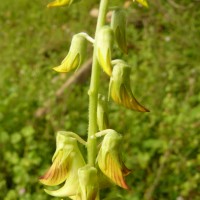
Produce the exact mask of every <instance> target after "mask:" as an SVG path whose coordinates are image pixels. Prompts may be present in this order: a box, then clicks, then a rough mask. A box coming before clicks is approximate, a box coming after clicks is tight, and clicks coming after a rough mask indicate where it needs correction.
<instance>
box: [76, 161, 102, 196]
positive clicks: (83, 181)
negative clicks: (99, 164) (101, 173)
mask: <svg viewBox="0 0 200 200" xmlns="http://www.w3.org/2000/svg"><path fill="white" fill-rule="evenodd" d="M78 178H79V185H80V197H81V198H80V199H81V200H95V199H97V196H98V192H99V185H98V177H97V169H96V168H95V167H92V166H89V165H86V166H84V167H82V168H80V169H79V170H78Z"/></svg>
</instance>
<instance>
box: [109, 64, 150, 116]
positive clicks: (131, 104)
mask: <svg viewBox="0 0 200 200" xmlns="http://www.w3.org/2000/svg"><path fill="white" fill-rule="evenodd" d="M130 72H131V68H130V66H129V65H127V64H126V63H125V62H124V61H122V60H117V62H116V64H115V66H114V68H113V72H112V76H111V79H110V86H109V95H110V96H111V97H112V99H113V100H114V101H115V102H116V103H118V104H120V105H123V106H124V107H126V108H128V109H131V110H136V111H139V112H149V110H148V109H146V108H145V107H143V106H142V105H141V104H140V103H139V102H138V101H137V100H136V99H135V97H134V96H133V93H132V91H131V86H130Z"/></svg>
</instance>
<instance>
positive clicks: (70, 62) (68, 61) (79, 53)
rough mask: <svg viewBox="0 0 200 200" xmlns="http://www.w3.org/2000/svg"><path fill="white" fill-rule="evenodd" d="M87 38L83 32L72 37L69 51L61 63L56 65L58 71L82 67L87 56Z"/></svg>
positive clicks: (55, 68)
mask: <svg viewBox="0 0 200 200" xmlns="http://www.w3.org/2000/svg"><path fill="white" fill-rule="evenodd" d="M86 45H87V40H86V38H85V37H84V36H83V34H82V33H79V34H76V35H74V36H73V38H72V42H71V46H70V49H69V53H68V54H67V56H66V57H65V59H64V60H63V61H62V63H61V65H59V66H57V67H54V68H53V69H54V70H55V71H57V72H69V71H71V70H73V69H76V68H78V67H80V65H81V64H82V63H83V60H84V58H85V56H86V50H85V49H86Z"/></svg>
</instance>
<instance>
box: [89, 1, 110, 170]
mask: <svg viewBox="0 0 200 200" xmlns="http://www.w3.org/2000/svg"><path fill="white" fill-rule="evenodd" d="M108 1H109V0H101V1H100V7H99V16H98V19H97V26H96V31H95V39H96V37H97V33H98V31H99V29H100V28H101V27H102V26H103V25H104V24H105V20H106V13H107V10H108ZM96 51H97V48H96V44H95V43H94V51H93V62H92V74H91V81H90V89H89V92H88V94H89V127H88V140H87V151H88V163H89V164H90V165H92V166H94V164H95V158H96V154H97V144H96V138H95V137H91V136H93V135H94V134H95V133H96V132H97V101H98V91H99V76H100V66H99V64H98V61H97V57H96Z"/></svg>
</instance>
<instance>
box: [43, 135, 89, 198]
mask: <svg viewBox="0 0 200 200" xmlns="http://www.w3.org/2000/svg"><path fill="white" fill-rule="evenodd" d="M56 145H57V148H56V152H55V154H54V156H53V159H52V162H53V164H52V166H51V167H50V169H49V170H48V171H47V173H45V175H44V176H42V177H40V182H41V183H43V184H44V185H49V186H54V185H59V184H60V183H62V182H64V181H65V183H64V185H63V186H62V187H61V188H60V189H58V190H47V189H45V192H46V193H48V194H50V195H52V196H56V197H69V196H73V195H76V192H77V187H79V183H78V169H79V168H81V167H83V166H84V165H85V161H84V159H83V157H82V154H81V152H80V150H79V148H78V145H77V140H76V139H75V138H73V137H71V136H69V135H68V134H67V133H66V134H65V133H64V132H59V133H58V134H57V143H56Z"/></svg>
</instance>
